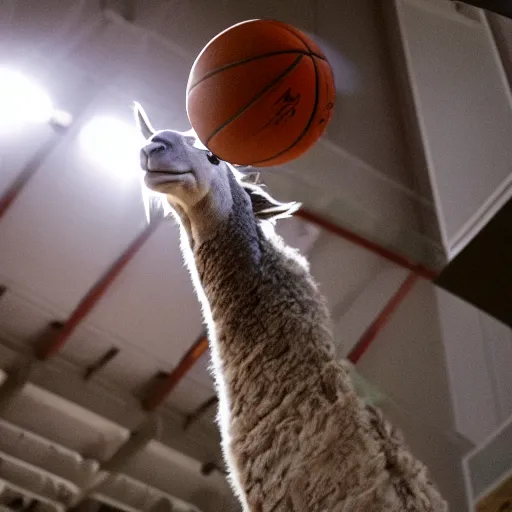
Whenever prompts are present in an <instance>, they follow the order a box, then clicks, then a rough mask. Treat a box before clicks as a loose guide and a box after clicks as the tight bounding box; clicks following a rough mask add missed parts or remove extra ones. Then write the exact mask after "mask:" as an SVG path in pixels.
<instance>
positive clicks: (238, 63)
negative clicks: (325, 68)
mask: <svg viewBox="0 0 512 512" xmlns="http://www.w3.org/2000/svg"><path fill="white" fill-rule="evenodd" d="M304 44H306V43H304ZM293 54H297V55H308V56H312V55H313V56H315V57H317V58H319V59H321V60H326V59H325V57H322V56H321V55H317V54H316V53H313V52H312V51H311V50H310V51H307V50H280V51H278V52H269V53H264V54H262V55H255V56H254V57H247V58H246V59H242V60H237V61H235V62H232V63H230V64H226V65H224V66H221V67H218V68H215V69H214V70H213V71H209V72H208V73H206V75H204V76H202V77H201V78H200V79H199V80H198V81H197V82H194V83H193V84H192V85H191V86H190V87H189V88H188V91H187V95H188V94H190V91H192V89H194V88H195V87H197V86H198V85H199V84H201V83H202V82H204V81H205V80H207V79H208V78H211V77H212V76H215V75H217V74H218V73H222V72H223V71H226V70H227V69H232V68H236V67H238V66H243V65H244V64H247V63H249V62H253V61H255V60H258V59H265V58H268V57H276V56H278V55H293Z"/></svg>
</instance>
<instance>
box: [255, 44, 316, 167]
mask: <svg viewBox="0 0 512 512" xmlns="http://www.w3.org/2000/svg"><path fill="white" fill-rule="evenodd" d="M304 44H306V43H304ZM310 58H311V60H312V61H313V67H314V68H315V102H314V103H313V110H312V112H311V115H310V116H309V120H308V122H307V124H306V127H305V128H304V130H303V131H302V133H301V134H300V135H299V136H298V137H297V138H296V139H295V140H294V141H293V142H292V144H290V145H289V146H288V147H287V148H285V149H283V150H282V151H279V153H276V154H275V155H273V156H271V157H269V158H265V159H264V160H258V161H257V162H253V163H252V164H251V165H256V166H257V165H258V164H262V163H265V162H268V161H269V160H273V159H274V158H278V157H280V156H281V155H283V154H284V153H286V152H288V151H290V149H292V148H293V147H295V146H296V145H297V144H298V143H299V142H300V141H301V140H302V139H303V138H304V136H305V135H306V133H308V130H309V128H310V127H311V125H312V124H313V119H314V118H315V114H316V110H317V108H318V103H319V98H320V94H319V91H318V82H319V79H318V68H317V65H316V62H315V57H313V56H312V55H310Z"/></svg>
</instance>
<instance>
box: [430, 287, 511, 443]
mask: <svg viewBox="0 0 512 512" xmlns="http://www.w3.org/2000/svg"><path fill="white" fill-rule="evenodd" d="M436 295H437V301H438V308H439V318H440V323H441V329H442V336H443V343H444V349H445V352H446V365H447V371H448V378H449V380H450V390H451V395H452V399H453V411H454V418H455V425H456V429H457V430H458V431H459V432H460V433H461V434H463V435H465V436H466V437H467V438H468V439H470V440H471V441H472V442H473V443H475V444H479V443H481V442H483V440H484V439H485V438H486V437H487V436H489V435H490V434H491V433H492V432H493V431H494V430H495V429H496V428H497V427H498V425H499V424H500V423H501V422H503V421H504V420H505V418H506V417H508V416H509V415H510V414H512V407H511V393H510V390H511V389H512V376H511V373H510V364H509V363H510V361H511V359H510V357H511V349H510V347H511V336H512V332H511V330H510V329H509V328H508V327H506V326H504V325H502V324H500V323H499V322H498V321H497V320H495V319H493V318H491V317H489V316H488V315H486V314H484V313H482V312H481V311H479V310H477V309H476V308H474V307H473V306H471V305H469V304H468V303H466V302H463V301H461V300H460V299H458V298H457V297H455V296H454V295H451V294H449V293H447V292H445V291H443V290H440V289H437V290H436Z"/></svg>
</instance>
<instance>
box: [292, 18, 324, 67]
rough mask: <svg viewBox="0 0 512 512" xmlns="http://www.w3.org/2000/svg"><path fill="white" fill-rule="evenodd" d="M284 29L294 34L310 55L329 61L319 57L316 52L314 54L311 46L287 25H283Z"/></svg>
mask: <svg viewBox="0 0 512 512" xmlns="http://www.w3.org/2000/svg"><path fill="white" fill-rule="evenodd" d="M283 28H284V29H285V30H286V31H288V32H289V33H290V34H293V35H294V36H295V37H296V38H297V39H298V40H299V41H300V42H301V43H302V44H303V45H304V46H305V47H306V48H307V49H308V50H309V53H310V55H314V56H315V57H319V58H321V59H322V60H327V59H326V58H325V57H320V56H319V55H316V54H315V52H313V50H312V49H311V47H310V46H309V44H308V43H307V42H306V41H304V39H302V37H300V35H299V34H297V33H296V32H294V31H293V30H292V29H291V28H289V27H287V26H286V24H285V23H283Z"/></svg>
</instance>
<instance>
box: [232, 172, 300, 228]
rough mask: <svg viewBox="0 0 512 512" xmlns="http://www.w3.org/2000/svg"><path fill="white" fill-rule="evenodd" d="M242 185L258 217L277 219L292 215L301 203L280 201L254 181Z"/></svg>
mask: <svg viewBox="0 0 512 512" xmlns="http://www.w3.org/2000/svg"><path fill="white" fill-rule="evenodd" d="M241 185H242V187H243V188H244V190H245V191H246V192H247V193H248V195H249V197H250V199H251V203H252V210H253V212H254V215H255V217H256V218H257V219H260V220H269V221H276V220H278V219H285V218H287V217H291V216H292V215H293V214H294V213H295V212H296V211H297V210H298V209H299V208H300V206H301V205H300V203H295V202H293V203H280V202H279V201H276V200H275V199H274V198H273V197H271V196H270V194H267V192H265V191H264V190H263V189H262V188H261V186H258V185H254V184H252V183H247V182H242V184H241Z"/></svg>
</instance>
